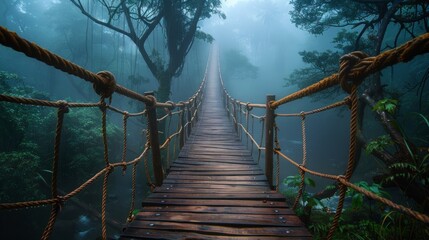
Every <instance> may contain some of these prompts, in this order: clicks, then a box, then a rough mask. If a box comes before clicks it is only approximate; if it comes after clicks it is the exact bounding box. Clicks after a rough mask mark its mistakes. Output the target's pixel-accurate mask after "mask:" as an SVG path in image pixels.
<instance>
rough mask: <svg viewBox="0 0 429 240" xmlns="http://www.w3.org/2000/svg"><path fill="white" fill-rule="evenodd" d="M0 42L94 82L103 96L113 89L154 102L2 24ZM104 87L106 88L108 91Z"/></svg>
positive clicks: (125, 94) (130, 96)
mask: <svg viewBox="0 0 429 240" xmlns="http://www.w3.org/2000/svg"><path fill="white" fill-rule="evenodd" d="M0 43H1V44H2V45H4V46H6V47H10V48H12V49H14V50H15V51H18V52H22V53H24V54H25V55H27V56H28V57H31V58H34V59H37V60H39V61H41V62H43V63H45V64H47V65H49V66H52V67H55V68H56V69H59V70H61V71H63V72H66V73H68V74H72V75H74V76H77V77H79V78H81V79H83V80H86V81H88V82H91V83H93V84H94V87H95V88H97V89H100V90H101V91H100V93H102V95H101V96H102V97H106V98H107V97H110V96H111V94H110V95H109V92H110V91H111V90H112V89H113V90H114V91H115V92H117V93H119V94H121V95H124V96H127V97H129V98H133V99H136V100H139V101H142V102H144V103H150V104H153V103H154V102H153V99H151V98H148V97H146V96H143V95H141V94H138V93H136V92H134V91H131V90H129V89H127V88H125V87H122V86H120V85H117V84H115V85H114V87H113V86H112V85H113V82H112V81H111V79H109V77H110V76H109V77H106V76H107V75H106V74H105V72H100V73H99V74H95V73H92V72H90V71H88V70H86V69H84V68H82V67H80V66H78V65H77V64H74V63H72V62H70V61H67V60H66V59H64V58H62V57H60V56H58V55H56V54H54V53H52V52H50V51H48V50H46V49H44V48H42V47H40V46H38V45H37V44H35V43H32V42H30V41H27V40H25V39H23V38H21V37H20V36H19V35H18V34H16V33H15V32H11V31H9V30H7V29H6V28H4V27H2V26H0ZM112 76H113V75H112ZM102 89H106V92H104V91H103V90H102Z"/></svg>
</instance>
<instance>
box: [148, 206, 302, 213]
mask: <svg viewBox="0 0 429 240" xmlns="http://www.w3.org/2000/svg"><path fill="white" fill-rule="evenodd" d="M142 211H156V212H177V213H180V212H190V213H192V212H193V213H229V214H233V213H244V214H252V213H253V214H260V215H281V214H283V215H294V214H295V213H294V211H293V210H292V209H290V208H262V207H217V206H145V207H144V208H143V210H142Z"/></svg>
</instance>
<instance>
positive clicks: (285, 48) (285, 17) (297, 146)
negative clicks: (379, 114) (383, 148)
mask: <svg viewBox="0 0 429 240" xmlns="http://www.w3.org/2000/svg"><path fill="white" fill-rule="evenodd" d="M88 6H92V5H91V4H90V3H88ZM292 10H293V8H292V6H291V5H290V4H289V1H284V0H225V1H222V8H221V9H220V11H221V12H222V13H224V14H225V15H226V19H223V18H221V17H218V16H216V15H213V16H212V17H211V18H209V19H205V20H204V21H202V22H200V24H199V26H200V28H199V30H200V31H202V32H204V33H207V34H210V35H211V36H212V37H213V38H214V41H213V43H212V45H216V46H217V47H218V49H219V53H220V54H219V55H220V57H219V61H220V66H221V73H222V78H223V80H224V82H225V87H226V88H227V91H228V92H229V93H230V95H231V96H232V97H234V98H235V99H238V100H240V101H242V102H249V103H262V104H264V103H265V102H266V96H267V95H275V96H276V99H280V98H282V97H284V96H286V95H288V94H291V93H293V92H295V91H296V90H298V87H297V86H296V85H294V84H292V85H290V84H289V85H288V83H287V82H286V80H285V78H288V77H289V76H290V75H291V74H292V73H293V71H294V70H297V69H300V68H303V67H305V66H307V67H308V64H307V65H306V64H305V63H304V62H303V61H302V57H301V56H300V54H299V53H300V52H302V51H312V50H318V51H323V50H330V49H334V48H335V44H334V43H332V40H333V38H334V37H335V35H336V34H337V33H338V31H339V30H338V29H337V30H336V29H328V30H327V31H325V32H324V33H323V34H320V35H312V34H310V33H308V32H307V31H304V30H302V29H299V28H297V27H296V26H295V24H294V23H292V22H291V16H290V13H289V12H290V11H292ZM91 11H93V13H96V14H99V15H100V16H102V17H104V18H106V16H105V15H103V14H105V13H103V12H102V11H101V10H99V9H95V8H94V9H91ZM121 24H123V25H124V26H125V21H123V22H121ZM0 25H1V26H4V27H6V28H7V29H9V30H10V31H14V32H16V33H17V34H19V35H20V36H21V37H23V38H25V39H27V40H28V41H30V42H34V43H36V44H38V45H40V46H41V47H43V48H46V49H48V50H49V51H52V52H54V53H56V54H58V55H60V56H62V57H64V58H65V59H68V60H70V61H72V62H74V63H76V64H78V65H80V66H82V67H84V68H86V69H88V70H90V71H92V72H94V73H96V72H98V71H103V70H108V71H110V72H112V73H113V74H114V75H115V77H116V81H117V83H118V84H120V85H122V86H125V87H127V88H130V89H132V90H134V91H136V92H138V93H144V92H155V94H157V92H156V91H157V89H158V87H159V81H158V80H157V79H156V76H154V75H153V74H152V73H151V71H150V69H149V68H148V66H147V65H146V63H145V61H144V59H143V58H142V55H141V54H140V53H139V50H138V48H137V47H136V45H135V44H134V43H133V42H132V41H131V40H130V39H128V38H127V37H125V36H124V35H122V34H119V33H117V32H115V31H113V30H111V29H108V28H106V27H101V26H100V25H98V24H95V23H94V22H92V21H90V20H88V18H86V17H85V16H84V15H83V14H82V13H81V12H80V11H79V10H78V9H77V8H76V7H75V6H73V5H72V4H71V3H70V2H69V1H67V0H49V1H45V0H28V1H22V0H17V1H12V0H2V2H0ZM160 26H161V24H160V25H159V26H158V27H157V28H156V30H155V31H154V33H153V34H152V35H151V36H150V37H149V38H148V41H147V42H146V43H145V44H146V45H145V46H147V48H148V49H151V51H152V52H151V54H153V55H156V54H158V55H159V56H160V57H161V58H164V59H166V58H167V56H168V50H167V44H166V43H165V39H164V38H165V35H166V34H165V32H164V30H163V28H162V27H160ZM393 36H394V34H393V32H392V33H388V37H387V39H388V40H387V41H388V42H389V43H391V42H392V41H393V40H392V39H394V37H393ZM399 39H400V41H399V42H401V41H406V40H407V38H406V37H403V38H399ZM211 47H212V46H211V44H209V43H207V42H205V41H203V40H201V39H195V41H194V42H193V44H192V48H191V49H190V51H189V53H188V54H187V56H186V59H185V63H184V65H183V69H182V70H181V72H180V74H177V75H176V76H174V77H173V79H172V83H171V89H170V91H171V94H170V99H171V100H172V101H174V102H178V101H184V100H187V99H188V98H189V97H191V96H192V95H193V94H194V92H195V91H196V89H198V86H199V84H200V82H201V80H202V79H203V77H204V72H205V66H206V63H207V59H208V57H209V52H210V49H211ZM418 61H420V62H418ZM427 62H428V58H427V57H421V58H418V60H415V62H412V65H413V67H407V66H403V65H401V66H400V68H398V69H399V70H400V71H398V72H399V74H395V73H394V71H393V69H390V70H388V71H387V70H386V71H385V72H383V74H382V76H383V78H384V79H385V82H383V83H386V86H387V85H389V87H391V86H394V87H395V89H393V90H395V91H396V90H397V89H400V90H401V89H403V88H404V87H405V85H406V84H405V83H404V82H405V81H402V79H404V78H407V79H408V78H413V79H421V78H422V76H423V75H425V71H424V70H422V69H424V68H425V67H427ZM414 63H416V64H414ZM415 69H417V70H415ZM395 71H396V70H395ZM0 72H1V73H2V74H6V75H8V74H17V75H18V78H11V79H12V80H10V79H9V80H7V81H6V80H5V82H4V83H1V84H0V87H2V86H3V85H2V84H6V85H7V87H5V89H7V90H10V89H15V88H16V89H21V87H23V88H28V89H31V91H33V90H34V92H32V93H36V94H39V96H42V98H44V99H45V98H46V99H50V100H52V101H57V100H66V101H68V102H97V101H98V100H99V96H98V95H97V94H95V93H94V90H93V87H92V85H91V84H90V83H88V82H85V81H82V80H81V79H79V78H77V77H73V76H71V75H69V74H66V73H63V72H61V71H59V70H57V69H54V68H52V67H49V66H47V65H46V64H44V63H41V62H38V61H37V60H34V59H31V58H29V57H26V56H25V55H24V54H22V53H18V52H16V51H14V50H12V49H9V48H7V47H3V46H0ZM1 76H3V75H1ZM8 76H9V75H8ZM399 80H400V81H399ZM8 81H10V82H8ZM9 85H10V86H9ZM14 87H15V88H14ZM383 87H384V85H383ZM420 87H421V89H422V90H421V91H422V93H423V92H425V93H427V87H426V88H425V85H424V82H423V85H422V86H420ZM420 87H418V88H420ZM415 88H416V87H415ZM16 89H15V90H16ZM28 89H27V90H28ZM2 90H3V88H2ZM393 90H392V89H389V94H390V93H392V92H395V91H393ZM5 91H6V90H5ZM22 91H23V90H22ZM398 91H399V90H398ZM413 91H414V90H413ZM409 92H411V90H410V91H409ZM6 93H7V94H15V93H9V92H7V91H6V92H5V94H6ZM395 93H396V92H395ZM0 94H3V92H1V93H0ZM17 94H18V95H19V93H17ZM413 94H414V92H413ZM392 95H393V94H392ZM325 96H328V95H325ZM345 96H346V95H345V94H344V93H343V92H342V91H336V92H333V93H332V94H331V95H329V97H328V98H327V97H322V98H321V97H318V98H317V97H315V98H304V99H301V100H297V101H294V102H291V103H287V104H285V105H283V106H281V107H279V108H278V109H276V113H300V112H301V111H309V110H313V109H316V108H319V107H322V106H324V105H326V104H328V103H333V102H335V101H341V100H343V99H344V97H345ZM400 96H401V97H402V95H400ZM408 96H409V95H408ZM422 96H423V97H420V101H422V99H423V108H422V107H421V106H420V107H419V108H417V104H415V102H413V101H414V100H413V101H412V100H409V101H404V102H405V103H406V104H408V105H406V107H407V108H402V109H401V110H403V112H402V113H401V114H398V116H399V118H403V119H405V118H406V117H408V116H407V114H408V112H411V109H412V110H413V111H415V112H418V111H421V112H423V113H427V102H428V101H427V100H428V95H427V94H426V95H425V94H422ZM411 98H413V99H414V98H416V97H415V96H414V95H413V97H410V99H411ZM1 104H3V103H1ZM425 104H426V105H425ZM112 105H113V106H115V107H118V108H121V109H124V110H126V111H129V112H138V111H142V110H143V109H144V105H143V104H142V103H139V102H136V101H131V100H130V99H128V98H125V97H122V96H120V95H118V94H114V95H113V97H112ZM4 106H6V105H4ZM7 106H10V105H7ZM425 107H426V108H425ZM3 109H4V108H3V105H0V110H3ZM404 109H405V110H404ZM422 109H423V110H422ZM73 111H75V113H76V112H77V110H74V109H72V110H71V112H72V113H73ZM264 111H265V110H262V109H253V110H252V113H254V114H255V115H258V116H263V115H264V114H265V112H264ZM365 111H366V112H365V117H368V116H371V117H373V115H372V112H371V110H370V109H366V110H365ZM405 111H408V112H405ZM94 112H97V113H99V111H98V109H95V110H94ZM8 113H9V112H8ZM1 114H3V113H1ZM49 114H51V115H52V114H56V113H55V111H53V110H52V111H51V112H49V113H46V116H50V115H49ZM37 116H39V115H37ZM41 116H43V117H45V115H43V114H42V115H41ZM52 116H54V115H52ZM29 118H30V117H29ZM33 118H34V119H36V118H37V117H31V119H33ZM76 118H77V119H79V117H76ZM40 119H42V118H41V117H39V118H37V119H36V120H35V122H36V123H38V121H39V120H40ZM70 119H73V118H72V117H71V118H70ZM0 120H1V119H0ZM18 120H20V121H21V120H22V119H21V118H19V119H18ZM42 120H43V121H46V122H48V123H49V124H50V125H49V126H43V129H41V128H40V126H39V127H38V125H37V124H34V125H33V123H25V124H24V123H23V124H22V125H25V126H21V125H19V124H15V125H19V126H15V125H13V124H11V125H13V126H15V127H16V128H17V129H20V128H19V127H22V128H26V129H27V130H28V131H34V132H38V131H41V132H42V133H43V134H45V135H43V136H42V137H39V138H40V139H39V140H40V141H41V142H49V144H46V146H49V147H46V149H43V151H41V152H42V153H43V155H42V156H43V157H41V158H42V159H43V161H40V162H41V163H40V166H39V165H37V166H35V167H34V169H33V172H31V174H32V177H34V178H37V179H39V180H37V181H39V182H40V179H42V180H43V181H45V183H46V182H48V183H49V177H50V174H49V171H50V170H49V169H50V167H51V166H50V165H49V164H50V161H51V158H52V141H53V136H54V134H53V130H52V129H54V128H55V122H54V121H47V120H46V119H44V118H43V119H42ZM42 120H40V121H41V122H42ZM22 121H23V120H22ZM65 121H66V123H68V122H67V121H70V122H72V120H65ZM81 121H87V122H92V119H89V120H87V119H83V120H82V119H81ZM108 121H109V123H110V124H112V125H116V126H118V128H117V129H116V130H112V132H115V131H116V133H117V132H121V131H122V121H123V120H122V116H120V115H114V114H111V115H108ZM253 121H254V122H253V123H252V124H254V125H255V129H254V134H255V135H254V137H255V139H258V141H259V139H260V138H261V122H260V121H258V120H253ZM4 122H7V121H3V122H1V123H2V124H3V123H4ZM10 122H12V121H10ZM20 123H21V122H20ZM74 123H75V124H77V125H79V124H81V125H84V123H82V122H79V121H77V120H76V122H74ZM175 123H176V122H174V123H173V124H175ZM276 123H277V127H278V140H279V144H280V147H281V149H282V152H284V153H285V154H286V155H288V156H290V157H292V158H293V159H294V160H295V161H297V162H299V163H300V162H301V161H302V157H303V150H302V145H303V142H302V141H303V138H302V125H301V124H302V122H301V118H300V117H295V118H283V117H277V119H276ZM145 124H146V123H145V122H144V120H142V119H141V118H138V119H137V118H135V119H130V120H129V128H128V133H129V134H128V142H129V148H128V158H130V159H132V158H134V157H136V156H138V153H139V151H140V150H141V148H142V146H144V143H145V139H144V136H145V135H144V133H143V132H142V128H145ZM409 125H410V128H411V129H413V130H414V132H418V131H419V128H418V127H417V126H411V125H412V124H409ZM45 127H46V129H48V128H49V129H51V130H44V129H45ZM305 127H306V140H307V161H308V167H309V168H310V169H313V170H317V171H321V172H326V173H330V174H342V173H343V172H344V169H345V167H346V164H347V160H348V146H349V111H348V110H347V107H343V108H342V110H330V111H327V112H323V113H320V114H315V115H311V116H307V117H306V119H305ZM406 127H407V126H405V127H404V129H405V130H407V129H406ZM65 128H67V129H68V130H70V129H71V130H73V127H71V126H66V127H65ZM364 128H366V129H369V130H368V131H367V132H366V134H367V135H366V136H368V138H374V137H378V136H380V135H381V134H385V132H383V127H382V126H380V125H379V124H377V121H376V120H374V119H373V118H371V119H370V120H367V121H366V122H365V123H364ZM5 129H6V128H5ZM118 129H119V130H118ZM6 130H7V129H6ZM6 130H4V131H6ZM2 133H3V132H2ZM121 134H122V132H121V133H120V134H119V135H117V136H120V137H119V138H118V139H119V140H118V139H117V140H115V141H112V143H113V144H112V145H113V146H114V147H112V150H111V153H110V154H111V156H112V158H115V159H120V156H121V154H122V142H121V140H122V139H121V137H122V135H121ZM77 135H78V136H79V137H82V138H83V136H82V135H84V134H77ZM112 135H114V134H113V133H112ZM10 136H12V135H10ZM10 136H9V135H8V136H6V135H5V136H1V137H2V139H1V140H2V141H1V142H8V141H9V137H10ZM13 136H14V138H17V139H19V140H22V141H24V140H27V139H26V138H25V137H21V135H20V133H16V134H15V133H14V134H13ZM423 138H424V137H423ZM84 140H86V141H88V142H84V143H82V144H81V145H83V146H84V145H90V143H91V141H90V140H91V139H89V140H88V139H84ZM242 141H243V144H247V143H248V142H249V141H248V140H246V138H245V137H243V138H242ZM36 142H37V141H36ZM30 143H32V142H31V141H30ZM27 145H31V144H27ZM27 145H26V146H27ZM75 145H76V144H75ZM85 147H86V146H85ZM248 147H249V149H253V152H252V153H253V156H254V157H255V159H256V158H257V156H258V153H257V151H256V149H255V148H254V147H251V145H250V144H248ZM20 148H22V146H19V148H17V149H20ZM392 148H393V147H392ZM77 149H78V150H79V149H80V147H77ZM82 149H83V147H82ZM15 150H16V149H14V151H15ZM21 150H22V149H21ZM16 151H18V150H16ZM64 151H65V152H66V151H67V149H64ZM82 151H83V150H82ZM5 152H6V150H5ZM0 153H1V152H0ZM78 153H80V152H79V151H78ZM83 154H84V153H83ZM91 156H92V155H91ZM263 159H264V156H263V155H262V158H261V162H260V166H261V167H262V168H264V160H263ZM280 162H281V164H280V183H279V184H280V185H282V187H283V184H282V181H283V179H284V178H286V177H287V176H290V175H297V174H299V172H298V171H297V169H296V168H295V167H294V166H293V165H291V164H289V163H288V162H286V161H284V160H280ZM67 164H68V163H67ZM140 165H143V164H140ZM97 166H98V167H103V166H104V162H101V163H98V165H97ZM20 167H21V168H19V171H22V172H25V174H27V172H26V171H27V169H25V168H24V167H22V166H20ZM140 167H141V168H139V170H138V171H139V179H138V181H139V183H138V192H137V195H138V200H137V201H136V208H138V207H139V206H140V203H139V201H141V199H142V198H143V197H144V196H145V195H147V194H148V193H149V187H148V186H147V185H146V179H145V177H144V172H143V166H140ZM381 168H382V167H381V164H380V163H379V162H377V161H374V158H373V157H371V156H369V155H364V154H362V156H361V163H360V165H359V166H358V169H357V170H356V173H355V175H354V177H355V178H356V179H360V180H361V179H364V180H368V181H372V180H371V178H372V176H374V175H375V174H376V173H379V172H380V171H381V170H380V169H381ZM91 173H92V172H91ZM121 173H122V172H121V170H117V171H115V173H114V174H113V175H112V179H113V180H112V183H111V186H109V187H110V192H109V204H110V205H109V208H110V210H111V212H112V215H111V216H112V218H113V219H118V221H119V219H120V221H121V222H123V221H124V220H125V219H126V215H127V213H126V211H127V210H125V211H119V210H118V209H127V208H128V207H129V196H130V193H131V181H130V175H131V172H130V169H128V170H127V173H126V174H125V177H123V176H122V174H121ZM68 174H71V173H68ZM312 178H313V177H312ZM46 179H48V180H47V181H46ZM314 179H316V183H317V184H316V186H317V187H316V188H309V189H307V190H308V191H310V192H316V191H319V190H321V189H323V188H324V187H325V186H326V184H329V183H331V181H327V180H322V179H319V178H316V177H314ZM353 180H354V179H353ZM37 184H40V183H37ZM60 184H62V185H61V186H62V187H65V190H66V191H70V190H72V189H73V187H76V186H75V185H73V186H70V185H68V182H67V179H66V180H64V179H63V180H62V181H60ZM74 184H76V183H74ZM5 186H6V185H5ZM100 186H101V183H100V182H97V183H96V186H93V187H91V188H90V189H89V190H88V194H87V195H85V194H83V196H79V197H82V198H88V199H95V198H96V197H95V195H97V197H98V198H97V199H98V200H96V201H95V203H94V205H95V206H92V207H94V208H97V209H99V208H98V205H97V204H98V202H97V201H99V200H100V199H99V198H100V197H99V196H100V195H99V193H100V190H101V189H100ZM20 190H21V189H19V187H18V188H17V192H19V191H20ZM1 191H2V192H3V190H1ZM22 191H24V190H22ZM40 192H41V193H39V192H38V193H37V194H41V195H38V196H45V197H46V196H48V195H49V194H50V192H49V190H48V189H43V190H40ZM43 194H44V195H43ZM1 196H3V194H2V195H1ZM64 209H65V210H64V213H65V214H62V215H61V216H60V218H59V220H58V222H59V223H58V225H59V226H60V227H59V230H56V232H54V239H62V237H61V235H62V234H65V235H67V234H71V236H70V239H94V236H98V235H99V220H97V219H96V218H93V217H91V216H88V214H86V213H85V212H84V211H83V210H82V209H79V208H77V207H76V206H72V207H70V206H67V207H65V208H64ZM49 210H50V209H49V207H41V208H38V209H32V210H31V212H32V214H33V213H34V214H33V215H40V216H41V217H40V216H39V218H41V219H45V218H46V219H47V217H48V214H49ZM17 212H18V213H17V216H18V217H16V219H19V217H20V216H21V217H24V216H27V215H26V214H28V212H25V211H21V210H20V211H17ZM9 215H10V216H12V215H13V214H12V213H10V212H9V213H8V216H7V217H9ZM33 215H32V216H33ZM5 216H6V215H5ZM7 217H1V218H0V220H1V221H6V220H5V219H8V218H7ZM76 219H78V220H79V224H81V225H82V226H81V225H79V226H76ZM35 221H38V220H35ZM44 224H45V223H44V222H43V224H41V225H40V226H38V224H34V225H37V226H32V227H34V228H35V229H36V230H34V229H32V230H34V231H36V232H41V231H43V227H44ZM0 225H5V222H0ZM30 225H31V224H30ZM42 225H43V226H42ZM95 229H97V230H95ZM14 231H16V229H11V230H10V232H8V233H6V236H10V235H13V234H15V233H14ZM112 232H114V230H113V231H112ZM8 234H10V235H8ZM112 235H115V234H112ZM112 237H117V236H112Z"/></svg>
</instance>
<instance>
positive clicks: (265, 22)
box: [203, 0, 348, 191]
mask: <svg viewBox="0 0 429 240" xmlns="http://www.w3.org/2000/svg"><path fill="white" fill-rule="evenodd" d="M291 10H292V6H291V5H290V4H289V3H288V1H280V0H279V1H277V0H272V1H257V0H256V1H250V0H242V1H240V0H238V1H226V2H225V4H224V7H223V11H224V12H225V14H226V16H227V18H226V19H225V20H221V19H216V18H212V19H210V20H208V21H206V22H204V25H203V29H204V31H207V32H208V33H210V34H212V35H213V37H214V38H215V41H216V44H218V46H219V49H220V55H221V56H220V65H221V71H222V73H223V78H224V81H225V85H226V88H227V90H228V91H229V93H230V95H231V96H232V97H234V98H236V99H238V100H240V101H243V102H251V103H265V101H266V96H267V95H275V96H276V98H277V99H279V98H281V97H284V96H286V95H288V94H290V93H293V92H294V91H296V90H298V89H297V88H296V86H289V87H286V86H285V85H286V82H285V79H284V78H285V77H287V76H288V75H290V74H291V73H292V71H293V70H295V69H298V68H300V67H303V66H304V64H303V62H302V60H301V56H300V55H299V54H298V53H299V52H300V51H304V50H307V51H309V50H319V51H322V50H326V49H329V48H332V47H333V44H332V43H331V41H332V37H333V36H334V34H335V33H336V31H335V30H330V31H327V32H326V33H325V34H324V35H318V36H315V35H311V34H309V33H307V32H305V31H303V30H301V29H299V28H297V27H296V26H295V24H293V23H292V22H291V19H290V14H289V12H290V11H291ZM234 54H235V55H234ZM237 54H238V55H240V57H241V58H239V57H237ZM234 56H235V57H236V58H238V59H242V63H241V64H238V63H236V64H234V62H233V61H231V58H232V57H234ZM243 61H244V62H246V61H247V62H246V63H243ZM344 96H345V95H342V94H341V95H339V96H338V97H336V99H338V100H340V99H341V98H343V97H344ZM334 99H335V97H334ZM326 103H327V102H322V103H320V102H319V103H318V102H314V100H312V99H311V98H306V99H303V100H298V101H296V102H292V103H289V104H286V106H282V107H280V108H279V109H278V110H277V112H278V113H299V112H301V111H308V110H311V109H314V108H317V107H320V106H322V105H323V104H326ZM253 112H254V113H256V114H259V115H264V114H265V113H264V112H263V111H260V110H254V111H253ZM347 116H348V114H345V113H342V114H340V113H339V112H338V111H329V112H326V113H323V114H320V115H318V116H309V117H307V159H308V164H309V166H311V168H313V169H316V170H319V171H325V172H329V173H335V174H338V173H341V171H342V170H343V169H344V167H345V162H346V159H347V152H348V148H347V144H348V138H347V136H348V117H347ZM255 124H258V123H255ZM277 124H278V127H279V142H280V145H281V148H282V150H283V151H284V152H285V153H286V154H287V155H288V156H290V157H292V158H293V159H294V160H295V161H297V162H301V161H302V133H301V120H300V118H294V119H290V118H288V119H284V118H278V120H277ZM333 126H336V128H335V130H333V129H332V128H333ZM259 127H260V126H259ZM255 134H256V139H259V138H260V131H259V130H258V131H256V130H255ZM254 154H255V156H257V154H256V153H254ZM260 165H261V167H264V162H263V161H262V162H261V164H260ZM280 165H281V175H280V179H283V178H285V177H286V176H289V175H295V174H298V172H297V170H296V168H295V167H294V166H293V165H291V164H289V163H287V162H286V161H284V160H282V161H281V164H280ZM316 179H317V178H316ZM317 180H318V182H317V185H318V187H320V188H323V185H324V183H327V181H323V180H322V181H321V179H317ZM320 188H318V189H320ZM313 191H315V190H314V189H313Z"/></svg>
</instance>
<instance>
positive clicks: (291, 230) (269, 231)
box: [129, 220, 311, 237]
mask: <svg viewBox="0 0 429 240" xmlns="http://www.w3.org/2000/svg"><path fill="white" fill-rule="evenodd" d="M129 227H131V228H141V229H153V230H155V229H157V230H171V229H177V230H179V229H182V230H185V229H186V231H192V232H195V233H203V234H212V235H232V236H237V235H238V236H277V237H310V236H311V235H310V233H309V232H308V231H307V230H306V229H304V228H296V227H266V226H264V227H260V226H257V227H239V228H237V227H228V226H217V225H208V224H194V223H187V222H185V223H182V222H162V221H150V220H149V221H147V220H145V221H142V220H136V221H134V222H133V223H131V224H130V225H129Z"/></svg>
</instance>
